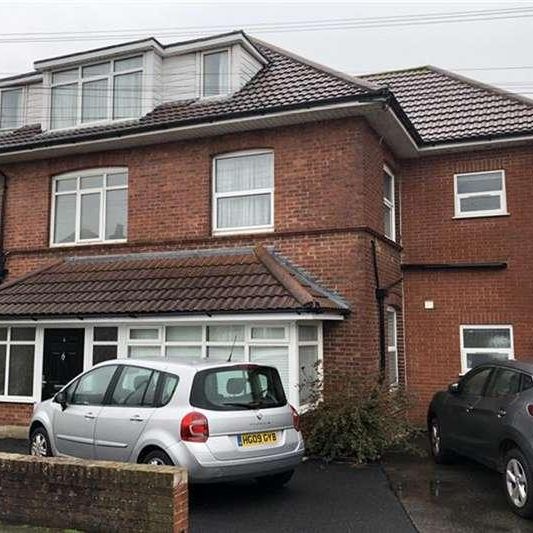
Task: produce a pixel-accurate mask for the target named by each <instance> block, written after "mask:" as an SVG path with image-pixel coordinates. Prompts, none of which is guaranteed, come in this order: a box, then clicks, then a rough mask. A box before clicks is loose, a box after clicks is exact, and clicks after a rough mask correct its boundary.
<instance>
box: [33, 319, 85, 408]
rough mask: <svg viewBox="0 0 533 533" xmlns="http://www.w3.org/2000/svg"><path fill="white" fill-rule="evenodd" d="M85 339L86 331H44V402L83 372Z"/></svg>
mask: <svg viewBox="0 0 533 533" xmlns="http://www.w3.org/2000/svg"><path fill="white" fill-rule="evenodd" d="M84 337H85V330H84V329H70V328H68V329H67V328H65V329H45V330H44V353H43V390H42V399H43V400H46V399H48V398H51V397H52V396H53V395H54V394H55V393H56V392H57V391H58V390H59V389H61V387H63V385H66V384H67V383H68V382H69V381H70V380H71V379H72V378H74V377H76V376H77V375H78V374H80V373H81V372H82V371H83V341H84Z"/></svg>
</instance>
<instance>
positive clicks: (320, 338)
mask: <svg viewBox="0 0 533 533" xmlns="http://www.w3.org/2000/svg"><path fill="white" fill-rule="evenodd" d="M298 326H313V327H316V328H317V340H311V341H303V340H300V336H299V334H298ZM296 336H297V337H298V339H297V347H296V359H297V364H298V369H297V370H298V374H297V383H298V404H299V409H300V410H302V411H306V410H308V409H309V408H311V407H312V404H311V403H310V402H307V403H300V385H301V381H300V371H301V368H302V364H301V362H300V348H301V347H302V346H316V347H317V361H318V366H317V384H318V385H319V386H322V385H323V383H324V331H323V328H322V322H299V323H297V324H296ZM319 395H320V397H322V390H320V391H319Z"/></svg>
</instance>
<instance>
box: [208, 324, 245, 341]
mask: <svg viewBox="0 0 533 533" xmlns="http://www.w3.org/2000/svg"><path fill="white" fill-rule="evenodd" d="M207 340H209V341H219V342H233V341H235V342H239V341H243V340H244V326H232V325H227V326H208V328H207Z"/></svg>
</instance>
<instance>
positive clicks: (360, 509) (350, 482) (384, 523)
mask: <svg viewBox="0 0 533 533" xmlns="http://www.w3.org/2000/svg"><path fill="white" fill-rule="evenodd" d="M0 451H6V452H12V453H26V451H27V445H26V442H25V441H20V440H14V439H0ZM190 525H191V532H192V533H194V532H202V533H209V532H217V533H225V532H228V533H229V532H231V533H239V532H241V531H242V532H245V533H250V531H261V533H268V532H278V533H279V532H304V531H305V532H306V533H312V532H337V533H341V532H352V531H353V532H356V531H357V532H359V533H365V532H368V533H374V532H376V531H379V532H380V533H388V532H390V533H416V529H415V528H414V527H413V526H412V524H411V522H410V520H409V518H408V517H407V515H406V513H405V511H404V509H403V508H402V506H401V504H400V503H399V501H398V499H397V498H396V496H395V495H394V494H393V492H392V491H391V490H390V486H389V482H388V480H387V477H386V476H385V474H384V472H383V470H382V468H381V467H380V466H365V467H353V466H351V465H349V464H338V463H337V464H329V465H326V464H324V463H322V462H319V461H307V462H305V463H304V464H303V465H302V466H301V467H300V468H299V469H298V470H297V472H296V474H295V476H294V478H293V479H292V480H291V482H290V483H289V485H288V486H287V487H286V488H284V489H282V490H279V491H271V492H269V491H264V490H259V489H258V488H257V487H256V486H255V484H253V483H232V484H219V485H204V486H196V487H192V488H191V491H190Z"/></svg>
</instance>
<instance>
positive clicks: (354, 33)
mask: <svg viewBox="0 0 533 533" xmlns="http://www.w3.org/2000/svg"><path fill="white" fill-rule="evenodd" d="M514 8H523V9H531V12H529V13H528V12H520V13H518V14H517V15H516V16H514V17H513V18H505V19H503V18H498V19H494V16H493V15H487V16H486V17H485V18H486V19H489V20H479V18H478V19H477V20H475V21H468V22H465V21H464V19H465V18H467V17H468V16H467V15H463V13H464V12H467V11H475V12H479V11H485V10H489V11H493V10H502V9H514ZM450 13H458V15H455V19H457V17H459V18H461V19H462V21H461V22H458V21H456V22H453V23H445V24H443V23H438V24H435V23H432V24H428V23H425V21H424V18H425V16H426V15H430V14H441V16H442V14H445V16H450V15H449V14H450ZM409 15H415V16H416V17H417V19H416V20H413V19H412V18H411V19H409V20H410V22H411V23H410V25H403V26H395V27H387V26H385V25H384V22H386V21H384V20H383V17H398V16H409ZM373 17H376V18H378V20H377V21H375V22H371V24H375V26H374V27H366V28H362V27H360V26H361V22H363V23H368V19H369V18H373ZM0 21H1V23H2V33H1V34H0V76H8V75H11V74H16V73H21V72H25V71H28V70H31V69H32V62H33V61H34V60H36V59H43V58H47V57H53V56H56V55H60V54H64V53H71V52H73V51H78V50H85V49H90V48H95V47H98V46H104V45H109V44H115V43H117V42H122V41H126V40H131V39H136V38H139V37H144V36H148V35H154V36H155V37H157V38H159V39H160V40H161V41H162V42H163V43H168V42H175V41H179V40H183V39H187V38H190V37H196V36H198V35H199V34H202V35H205V34H210V33H217V32H221V31H227V30H230V29H238V28H242V29H244V30H249V33H250V34H252V35H256V36H257V37H260V38H261V39H264V40H266V41H269V42H272V43H274V44H277V45H279V46H282V47H284V48H287V49H290V50H292V51H294V52H296V53H298V54H300V55H303V56H305V57H308V58H310V59H313V60H315V61H318V62H321V63H325V64H327V65H329V66H331V67H334V68H336V69H339V70H343V71H345V72H348V73H367V72H377V71H381V70H391V69H401V68H406V67H412V66H417V65H424V64H434V65H438V66H441V67H444V68H449V69H452V70H457V69H461V70H460V73H461V74H464V75H468V76H471V77H475V78H478V79H481V80H484V81H487V82H491V83H495V84H498V85H500V86H502V87H505V88H506V89H511V90H516V91H518V92H522V93H524V94H528V93H531V94H529V96H530V97H533V58H532V57H531V55H532V54H531V51H532V50H533V1H529V2H525V1H523V2H486V1H483V2H482V1H477V2H473V1H471V2H431V1H428V0H426V1H423V2H400V1H395V2H391V1H389V2H379V1H374V2H371V3H370V2H343V3H341V2H301V1H298V2H276V1H272V0H271V1H269V2H268V3H267V2H259V1H253V0H247V1H246V2H224V1H219V2H205V1H200V0H198V1H196V2H182V1H170V0H153V1H149V0H110V1H109V0H108V1H102V0H90V1H85V0H17V1H12V0H0ZM313 21H318V22H319V23H320V24H323V25H324V26H325V28H323V29H320V30H318V31H317V30H313V31H310V30H309V25H310V24H312V23H313ZM339 21H345V23H348V26H349V27H347V28H346V27H345V28H343V29H335V27H338V26H339ZM396 22H397V20H396ZM267 23H277V24H280V23H281V24H282V25H287V24H293V27H291V28H288V27H283V28H281V30H280V28H279V26H278V27H277V28H275V29H274V30H275V31H272V30H269V31H265V30H267V29H268V28H265V27H264V25H265V24H267ZM376 24H377V26H376ZM257 25H260V26H257ZM357 25H359V27H354V26H357ZM165 29H166V30H167V31H166V32H164V31H163V30H165ZM124 30H131V31H127V32H124ZM110 31H113V32H119V31H122V32H123V34H122V35H121V36H118V37H117V36H116V34H115V35H109V34H107V35H104V36H103V37H102V36H97V38H94V37H95V36H94V35H90V34H88V32H110ZM66 32H69V33H70V34H69V35H66ZM73 32H74V33H73ZM171 32H174V33H171ZM43 33H47V34H52V35H47V36H46V38H47V39H48V41H49V42H42V41H43V38H44V37H45V36H43ZM14 34H16V35H14ZM89 37H90V39H89ZM14 39H16V40H18V42H13V40H14ZM6 41H8V42H6ZM50 41H51V42H50ZM502 67H506V68H502ZM509 67H530V68H509ZM465 69H478V70H465ZM479 69H485V70H479Z"/></svg>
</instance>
